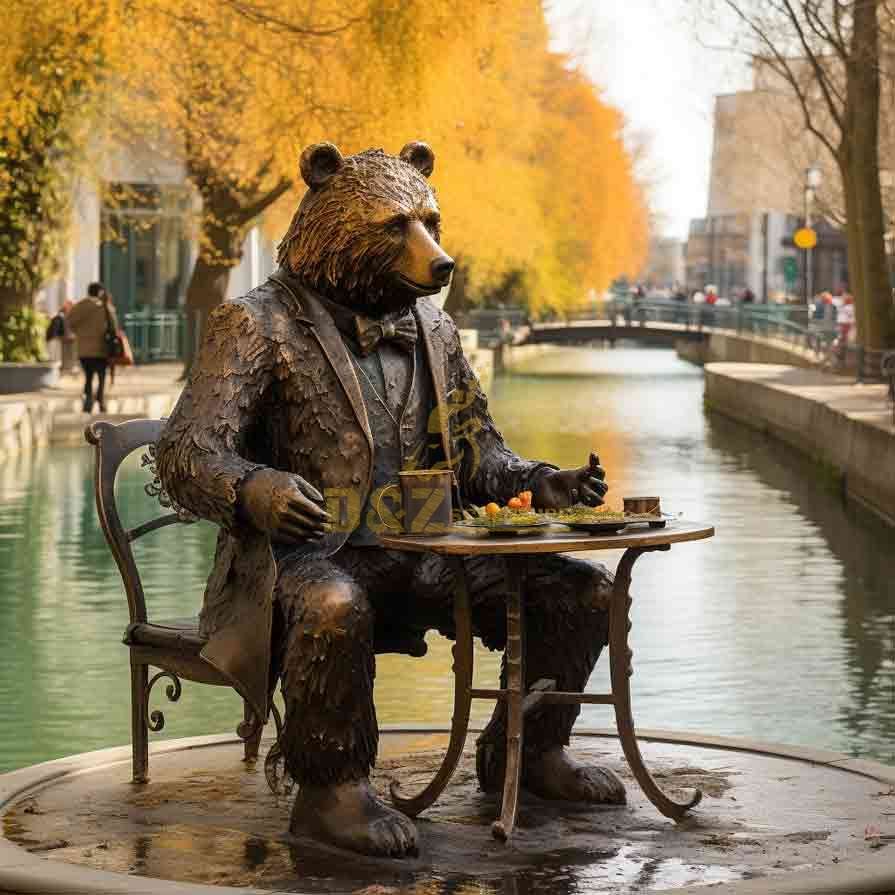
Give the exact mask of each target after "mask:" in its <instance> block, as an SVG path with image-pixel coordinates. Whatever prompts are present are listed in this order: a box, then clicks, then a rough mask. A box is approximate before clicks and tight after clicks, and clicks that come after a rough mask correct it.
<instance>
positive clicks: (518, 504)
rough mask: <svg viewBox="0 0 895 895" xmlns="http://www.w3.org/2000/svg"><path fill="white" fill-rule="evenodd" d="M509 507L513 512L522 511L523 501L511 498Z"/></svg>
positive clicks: (508, 502) (508, 503)
mask: <svg viewBox="0 0 895 895" xmlns="http://www.w3.org/2000/svg"><path fill="white" fill-rule="evenodd" d="M507 506H508V507H509V508H510V509H511V510H521V509H522V501H521V500H520V499H519V498H518V497H511V498H510V499H509V500H508V501H507Z"/></svg>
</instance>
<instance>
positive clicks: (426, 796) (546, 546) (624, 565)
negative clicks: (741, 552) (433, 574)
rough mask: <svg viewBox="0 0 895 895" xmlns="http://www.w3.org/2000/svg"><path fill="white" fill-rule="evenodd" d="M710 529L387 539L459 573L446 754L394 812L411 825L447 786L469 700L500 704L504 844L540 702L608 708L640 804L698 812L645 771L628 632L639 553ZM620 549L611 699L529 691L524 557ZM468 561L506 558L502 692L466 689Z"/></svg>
mask: <svg viewBox="0 0 895 895" xmlns="http://www.w3.org/2000/svg"><path fill="white" fill-rule="evenodd" d="M714 533H715V530H714V528H712V527H711V526H710V525H704V524H702V523H699V522H686V521H683V520H680V519H676V520H672V521H668V522H667V524H666V525H665V527H663V528H651V527H641V526H628V527H627V528H626V529H624V530H622V531H621V532H619V533H617V534H595V535H592V534H584V533H581V532H577V531H570V530H568V529H565V528H563V527H562V526H551V527H550V528H548V529H546V534H540V533H533V534H530V535H524V536H518V535H502V536H501V535H491V534H488V532H486V531H481V532H479V531H475V530H470V529H465V530H464V529H459V528H454V529H453V530H452V531H451V533H450V534H447V535H442V536H438V537H434V536H432V537H427V536H420V535H383V536H381V537H380V540H381V542H382V545H383V546H384V547H386V548H388V549H389V550H405V551H409V552H414V553H426V552H432V553H440V554H442V555H444V556H447V557H449V558H450V561H451V564H452V566H453V569H454V573H455V593H454V623H455V626H456V642H455V643H454V647H453V656H454V663H453V672H454V715H453V718H452V720H451V733H450V740H449V743H448V748H447V751H446V752H445V756H444V760H443V761H442V763H441V767H440V768H439V769H438V771H437V773H436V774H435V776H434V777H433V778H432V780H431V782H430V783H429V784H428V785H427V786H426V787H425V789H423V791H422V792H420V793H419V794H418V795H415V796H412V797H409V798H407V797H404V796H402V795H401V794H400V785H399V784H398V783H397V782H394V783H392V787H391V798H392V802H393V803H394V805H395V806H396V807H397V808H398V809H400V810H401V811H402V812H404V813H405V814H407V815H408V816H409V817H416V815H417V814H419V813H420V812H421V811H423V810H425V809H426V808H428V807H429V806H430V805H432V804H433V803H434V802H435V800H436V799H437V798H438V797H439V796H440V795H441V793H442V792H443V791H444V789H445V787H446V786H447V785H448V783H449V782H450V779H451V776H452V775H453V773H454V771H455V770H456V768H457V764H458V762H459V761H460V756H461V755H462V753H463V747H464V744H465V742H466V737H467V734H468V732H469V709H470V706H471V704H472V700H473V699H497V700H503V701H505V702H506V704H507V757H506V774H505V777H504V785H503V803H502V806H501V811H500V818H499V819H498V820H496V821H494V823H493V824H492V826H491V832H492V833H493V835H494V837H495V838H496V839H500V840H503V841H506V840H507V839H508V838H509V837H510V836H511V835H512V832H513V827H514V826H515V823H516V808H517V805H518V802H519V780H520V777H521V772H522V734H523V724H524V719H525V715H526V714H527V713H528V712H530V711H531V710H532V709H533V708H534V707H535V706H537V705H540V704H541V703H550V702H560V703H587V704H591V705H593V704H597V705H611V706H613V708H614V709H615V723H616V728H617V730H618V737H619V741H620V742H621V746H622V751H623V752H624V755H625V759H626V760H627V762H628V765H629V766H630V768H631V772H632V773H633V775H634V778H635V779H636V780H637V782H638V783H639V784H640V786H641V788H642V789H643V791H644V793H645V794H646V796H647V797H648V798H649V800H650V801H651V802H652V803H653V805H655V806H656V808H658V810H659V811H660V812H661V813H662V814H664V815H665V816H666V817H670V818H672V819H673V820H680V819H681V818H682V817H683V816H684V814H685V813H686V812H687V811H688V810H689V809H690V808H692V807H693V806H694V805H696V804H698V803H699V801H700V799H701V798H702V793H701V792H700V791H699V790H695V791H694V793H693V795H692V796H691V797H690V798H689V799H688V800H687V801H685V802H676V801H674V800H673V799H671V798H669V797H668V796H667V795H666V794H665V793H664V792H662V790H661V789H660V788H659V786H658V784H657V783H656V781H655V780H653V778H652V775H651V774H650V772H649V770H648V769H647V767H646V765H645V764H644V763H643V758H642V757H641V755H640V749H639V747H638V745H637V735H636V733H635V730H634V718H633V715H632V713H631V688H630V683H629V678H630V676H631V674H632V667H631V658H632V656H633V653H632V651H631V649H630V648H629V646H628V631H629V630H630V629H631V621H630V616H629V611H630V608H631V596H630V586H631V571H632V569H633V567H634V563H635V562H636V561H637V559H638V558H639V557H640V556H641V555H642V554H644V553H651V552H653V551H660V550H670V549H671V545H672V544H680V543H683V542H685V541H699V540H702V539H704V538H710V537H712V536H713V535H714ZM619 549H624V551H625V552H624V555H623V556H622V558H621V560H620V561H619V564H618V567H617V569H616V572H615V583H614V584H613V587H612V595H611V597H610V604H609V673H610V681H611V685H612V692H611V693H569V692H563V691H561V690H557V689H556V682H555V681H553V680H550V679H547V678H544V679H541V680H538V681H536V682H535V683H533V684H532V685H531V687H526V685H525V667H524V662H525V653H524V641H525V612H524V604H525V589H526V583H527V558H528V557H529V556H536V555H539V554H542V553H570V552H583V551H593V552H596V551H598V550H619ZM468 556H502V557H503V558H504V562H505V566H506V613H507V644H506V669H507V675H506V677H507V685H506V688H505V689H500V690H481V689H475V688H473V686H472V672H473V648H472V616H471V613H470V603H469V587H468V584H467V580H466V571H465V567H464V564H463V558H464V557H468Z"/></svg>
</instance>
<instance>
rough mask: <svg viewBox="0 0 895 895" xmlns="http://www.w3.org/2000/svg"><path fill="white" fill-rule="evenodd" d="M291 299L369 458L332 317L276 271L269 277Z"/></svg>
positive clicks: (365, 427)
mask: <svg viewBox="0 0 895 895" xmlns="http://www.w3.org/2000/svg"><path fill="white" fill-rule="evenodd" d="M271 279H272V280H276V281H277V283H279V284H280V285H281V286H282V287H283V288H284V289H285V290H286V291H287V292H288V293H289V295H291V296H292V298H293V299H294V301H295V303H296V305H297V306H298V310H299V314H298V319H299V320H301V321H302V322H303V323H306V324H308V325H309V326H310V328H311V332H312V333H313V334H314V338H315V339H317V342H318V343H319V345H320V348H321V350H322V351H323V354H324V356H325V357H326V359H327V360H328V361H329V364H330V366H331V367H332V368H333V370H334V371H335V374H336V376H338V377H339V382H340V383H341V384H342V388H343V389H344V391H345V395H346V396H347V398H348V401H349V403H350V404H351V407H352V409H353V410H354V415H355V416H356V417H357V421H358V424H359V425H360V427H361V431H362V432H363V433H364V436H365V437H366V439H367V442H368V444H369V445H370V456H371V457H372V456H373V432H372V430H371V429H370V420H369V419H368V417H367V407H366V405H365V404H364V396H363V392H362V391H361V387H360V383H359V382H358V379H357V374H356V373H355V372H354V365H353V364H352V363H351V359H350V358H349V357H348V349H347V348H346V347H345V343H344V341H343V340H342V336H341V334H340V333H339V330H338V329H337V328H336V325H335V323H334V322H333V319H332V317H331V316H330V315H329V313H328V312H327V310H326V309H325V308H324V307H323V305H322V304H321V303H320V302H319V301H317V299H316V298H315V297H314V295H313V293H311V292H309V291H308V290H307V289H306V288H304V287H303V286H301V285H300V284H298V283H296V282H295V281H290V279H289V278H288V277H286V276H285V275H283V273H282V272H280V271H278V272H277V273H274V274H272V275H271Z"/></svg>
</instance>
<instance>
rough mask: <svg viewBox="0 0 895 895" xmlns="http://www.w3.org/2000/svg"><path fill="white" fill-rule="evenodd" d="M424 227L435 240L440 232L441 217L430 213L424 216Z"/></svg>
mask: <svg viewBox="0 0 895 895" xmlns="http://www.w3.org/2000/svg"><path fill="white" fill-rule="evenodd" d="M425 223H426V229H427V230H428V231H429V232H430V233H431V234H432V236H434V237H435V239H436V240H437V239H438V237H439V235H440V233H441V218H440V217H439V216H438V215H437V214H430V215H429V216H428V217H427V218H426V222H425Z"/></svg>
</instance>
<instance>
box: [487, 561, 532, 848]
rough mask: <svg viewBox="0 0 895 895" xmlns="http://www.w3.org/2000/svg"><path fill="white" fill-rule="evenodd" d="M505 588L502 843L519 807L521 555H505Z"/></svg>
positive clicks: (497, 830) (495, 831) (496, 826)
mask: <svg viewBox="0 0 895 895" xmlns="http://www.w3.org/2000/svg"><path fill="white" fill-rule="evenodd" d="M505 561H506V589H507V647H506V663H507V686H506V696H505V697H504V698H505V699H506V704H507V757H506V770H505V772H504V778H503V802H502V806H501V810H500V819H499V820H496V821H494V823H493V824H492V825H491V833H492V835H493V836H494V838H495V839H500V840H501V841H502V842H505V841H506V840H507V839H509V837H510V836H511V835H512V833H513V827H515V825H516V808H517V807H518V804H519V780H520V777H521V776H522V733H523V725H524V713H523V708H522V706H523V699H524V697H525V653H524V650H525V642H524V641H525V620H524V617H523V599H524V598H523V591H524V587H525V578H526V564H525V563H526V560H525V557H524V556H506V557H505Z"/></svg>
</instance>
